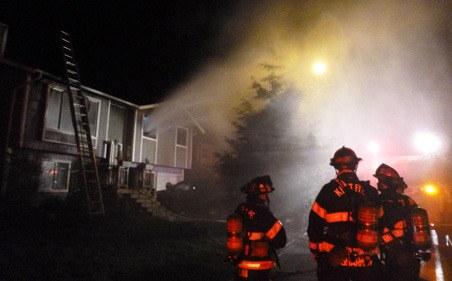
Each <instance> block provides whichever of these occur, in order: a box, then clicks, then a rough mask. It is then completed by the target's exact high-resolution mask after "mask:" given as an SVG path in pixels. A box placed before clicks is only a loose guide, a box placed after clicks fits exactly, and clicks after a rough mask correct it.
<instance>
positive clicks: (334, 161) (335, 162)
mask: <svg viewBox="0 0 452 281" xmlns="http://www.w3.org/2000/svg"><path fill="white" fill-rule="evenodd" d="M361 160H362V159H361V158H358V157H357V156H356V153H355V152H354V151H353V150H352V149H350V148H348V147H345V146H342V147H341V148H339V149H338V150H336V152H335V153H334V155H333V158H331V159H330V165H331V166H333V167H334V168H335V169H339V168H341V167H344V166H345V167H348V168H352V169H354V168H355V167H356V165H358V162H359V161H361Z"/></svg>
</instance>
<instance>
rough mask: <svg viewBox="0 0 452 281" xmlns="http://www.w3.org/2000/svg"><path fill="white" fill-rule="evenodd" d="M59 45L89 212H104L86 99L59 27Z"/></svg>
mask: <svg viewBox="0 0 452 281" xmlns="http://www.w3.org/2000/svg"><path fill="white" fill-rule="evenodd" d="M60 33H61V34H60V35H61V47H62V51H63V59H64V64H65V70H66V78H67V79H66V82H67V92H68V96H69V103H70V104H69V106H70V109H71V116H72V124H73V126H74V133H75V142H76V145H77V154H78V158H79V168H80V170H79V172H80V177H81V178H82V183H83V187H84V189H85V191H86V196H87V203H88V209H89V213H90V215H93V214H105V210H104V204H103V201H102V192H101V187H100V182H99V173H98V169H97V162H96V155H95V154H94V150H93V143H92V139H91V131H90V126H89V120H88V119H89V118H88V109H87V99H86V98H85V96H84V95H83V93H82V86H81V82H80V75H79V71H78V66H77V63H76V62H75V58H74V54H73V51H72V41H71V37H70V35H69V34H68V33H67V32H64V31H62V30H61V31H60Z"/></svg>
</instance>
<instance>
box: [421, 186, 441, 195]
mask: <svg viewBox="0 0 452 281" xmlns="http://www.w3.org/2000/svg"><path fill="white" fill-rule="evenodd" d="M422 190H423V191H424V192H425V193H426V194H428V195H436V194H438V188H437V187H436V186H435V185H433V184H426V185H425V186H424V187H423V188H422Z"/></svg>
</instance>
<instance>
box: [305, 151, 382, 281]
mask: <svg viewBox="0 0 452 281" xmlns="http://www.w3.org/2000/svg"><path fill="white" fill-rule="evenodd" d="M360 160H361V158H358V157H357V156H356V154H355V152H354V151H353V150H352V149H350V148H347V147H345V146H343V147H342V148H340V149H338V150H337V151H336V152H335V153H334V156H333V158H331V162H330V165H331V166H333V167H334V168H335V170H336V175H337V176H336V178H335V179H333V180H331V181H330V182H329V183H327V184H325V185H324V186H323V187H322V189H321V190H320V192H319V194H318V195H317V198H316V199H315V202H314V204H313V205H312V208H311V211H310V213H309V225H308V236H309V247H310V250H311V253H312V254H313V257H314V259H315V260H316V261H317V279H318V280H319V281H330V280H335V281H342V280H344V281H348V280H353V281H356V280H363V281H364V280H366V281H369V280H381V269H382V268H381V263H380V261H379V259H378V253H379V249H378V220H379V217H380V216H381V215H382V213H381V208H380V207H379V206H378V192H377V190H376V189H375V188H374V187H372V186H371V185H370V184H369V182H368V181H361V180H359V179H358V176H357V175H356V169H357V167H358V163H359V161H360Z"/></svg>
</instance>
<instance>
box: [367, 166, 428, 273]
mask: <svg viewBox="0 0 452 281" xmlns="http://www.w3.org/2000/svg"><path fill="white" fill-rule="evenodd" d="M374 177H376V178H377V179H378V190H379V191H380V203H381V206H382V207H383V210H384V215H383V217H382V218H381V219H380V232H381V239H380V244H381V245H380V250H381V253H382V260H383V262H384V266H385V274H386V275H387V278H386V279H387V280H406V281H410V280H419V273H420V267H421V264H420V261H421V260H422V259H424V260H428V259H430V255H429V252H428V251H425V250H427V249H428V248H429V247H430V243H431V237H430V229H429V225H428V218H427V217H426V213H424V219H423V220H424V221H425V220H426V219H427V222H426V223H425V224H424V225H417V226H416V227H415V231H416V232H413V231H412V229H413V228H412V227H410V226H413V225H412V219H411V217H412V216H413V214H414V216H417V214H419V212H418V211H419V210H423V209H420V208H419V206H418V205H417V204H416V202H414V200H413V199H411V198H410V197H409V196H407V195H405V194H404V190H405V189H406V188H407V184H406V183H405V182H404V180H403V178H402V177H400V176H399V174H398V173H397V171H396V170H395V169H394V168H392V167H390V166H388V165H386V164H381V165H380V166H379V167H378V168H377V170H376V172H375V175H374ZM421 218H422V217H421ZM420 221H422V219H418V217H415V223H416V222H420ZM414 234H417V235H416V237H420V238H421V239H420V240H419V239H417V240H416V241H413V235H414ZM418 242H421V243H418ZM419 246H420V247H419Z"/></svg>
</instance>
